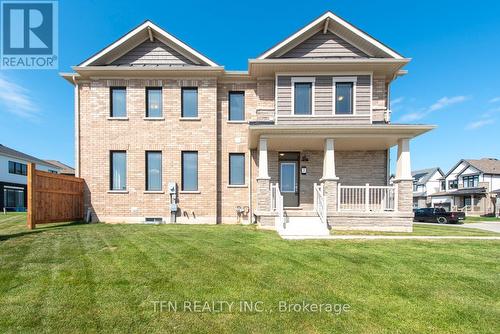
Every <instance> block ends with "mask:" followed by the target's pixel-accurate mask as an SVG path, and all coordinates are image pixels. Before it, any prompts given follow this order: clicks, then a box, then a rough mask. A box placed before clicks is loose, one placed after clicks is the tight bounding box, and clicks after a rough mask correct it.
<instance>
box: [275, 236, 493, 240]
mask: <svg viewBox="0 0 500 334" xmlns="http://www.w3.org/2000/svg"><path fill="white" fill-rule="evenodd" d="M282 238H283V239H285V240H381V239H385V240H445V239H461V240H500V237H474V236H425V235H328V236H314V235H303V236H300V235H294V236H282Z"/></svg>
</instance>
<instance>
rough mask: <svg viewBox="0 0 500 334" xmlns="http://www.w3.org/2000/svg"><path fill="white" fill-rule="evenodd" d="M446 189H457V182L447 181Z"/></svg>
mask: <svg viewBox="0 0 500 334" xmlns="http://www.w3.org/2000/svg"><path fill="white" fill-rule="evenodd" d="M448 189H458V180H450V181H448Z"/></svg>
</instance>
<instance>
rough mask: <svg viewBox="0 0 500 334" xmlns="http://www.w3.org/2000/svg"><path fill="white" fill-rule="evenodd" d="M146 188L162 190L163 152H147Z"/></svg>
mask: <svg viewBox="0 0 500 334" xmlns="http://www.w3.org/2000/svg"><path fill="white" fill-rule="evenodd" d="M146 190H149V191H161V152H159V151H147V152H146Z"/></svg>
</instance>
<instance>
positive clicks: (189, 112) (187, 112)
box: [181, 87, 198, 118]
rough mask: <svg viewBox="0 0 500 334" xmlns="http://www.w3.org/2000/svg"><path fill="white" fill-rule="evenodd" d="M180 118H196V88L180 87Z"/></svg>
mask: <svg viewBox="0 0 500 334" xmlns="http://www.w3.org/2000/svg"><path fill="white" fill-rule="evenodd" d="M181 115H182V117H188V118H189V117H193V118H196V117H198V88H197V87H182V111H181Z"/></svg>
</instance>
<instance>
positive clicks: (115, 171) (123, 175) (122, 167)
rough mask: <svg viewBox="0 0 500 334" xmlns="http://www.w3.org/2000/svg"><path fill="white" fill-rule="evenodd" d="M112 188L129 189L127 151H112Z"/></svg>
mask: <svg viewBox="0 0 500 334" xmlns="http://www.w3.org/2000/svg"><path fill="white" fill-rule="evenodd" d="M110 160H111V161H110V162H111V163H110V174H111V177H110V189H111V190H126V189H127V153H126V152H125V151H111V153H110Z"/></svg>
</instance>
